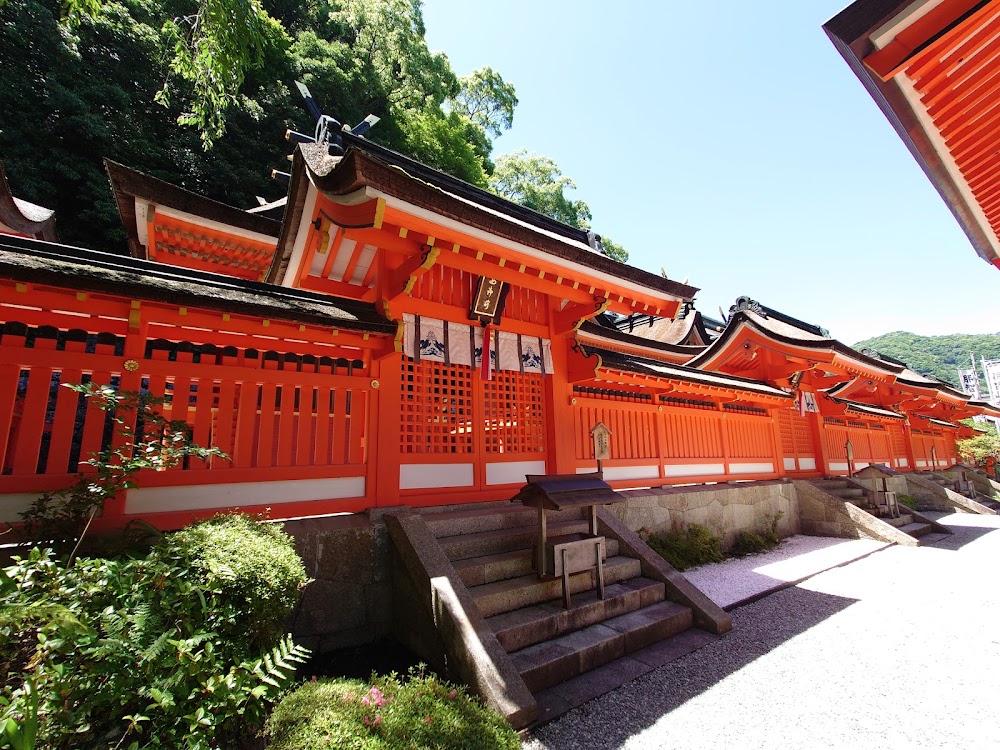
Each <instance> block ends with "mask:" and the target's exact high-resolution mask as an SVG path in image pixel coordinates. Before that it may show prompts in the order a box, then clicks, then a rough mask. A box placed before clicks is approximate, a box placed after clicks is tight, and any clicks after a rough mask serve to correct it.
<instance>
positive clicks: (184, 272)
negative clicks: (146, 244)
mask: <svg viewBox="0 0 1000 750" xmlns="http://www.w3.org/2000/svg"><path fill="white" fill-rule="evenodd" d="M0 274H2V275H3V276H4V277H6V278H9V279H13V280H15V281H22V282H26V283H35V284H52V285H57V286H63V287H67V286H68V287H70V288H73V289H77V290H79V291H87V292H103V293H106V294H117V295H131V296H133V297H137V298H140V299H146V300H152V301H158V302H169V303H171V304H176V305H191V306H197V307H203V308H206V309H210V310H220V311H223V312H229V313H239V314H243V315H259V316H261V317H265V318H274V319H281V320H288V321H291V322H295V323H303V324H313V325H325V326H331V327H334V328H340V329H344V330H355V331H363V332H370V333H379V334H390V335H394V334H395V332H396V324H395V323H393V322H391V321H389V320H386V319H385V318H383V317H382V316H381V315H379V314H378V313H377V312H376V311H375V307H374V305H371V304H368V303H364V302H355V301H352V300H344V299H337V298H334V297H330V296H328V295H325V294H317V293H313V292H306V291H302V290H298V289H287V288H284V287H278V286H274V285H273V284H263V283H260V282H255V281H248V280H245V279H238V278H235V277H233V276H228V275H224V274H217V273H210V272H207V271H197V270H192V269H187V268H179V267H175V266H168V265H164V264H162V263H156V262H153V261H147V260H141V259H137V258H129V257H127V256H123V255H114V254H111V253H102V252H99V251H96V250H88V249H85V248H80V247H72V246H69V245H58V244H52V243H47V242H41V241H38V240H33V239H26V238H23V237H13V236H3V235H0Z"/></svg>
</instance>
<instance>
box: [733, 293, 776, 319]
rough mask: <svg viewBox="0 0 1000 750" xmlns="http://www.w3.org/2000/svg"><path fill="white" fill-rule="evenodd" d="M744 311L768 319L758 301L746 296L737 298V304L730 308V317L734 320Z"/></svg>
mask: <svg viewBox="0 0 1000 750" xmlns="http://www.w3.org/2000/svg"><path fill="white" fill-rule="evenodd" d="M744 311H749V312H752V313H756V314H757V315H759V316H761V317H762V318H766V317H767V313H766V312H765V311H764V308H763V307H762V306H761V304H760V303H759V302H758V301H757V300H755V299H751V298H750V297H749V296H747V295H745V294H743V295H741V296H739V297H737V298H736V304H735V305H733V306H732V307H730V308H729V317H730V318H732V317H733V315H735V314H736V313H738V312H744Z"/></svg>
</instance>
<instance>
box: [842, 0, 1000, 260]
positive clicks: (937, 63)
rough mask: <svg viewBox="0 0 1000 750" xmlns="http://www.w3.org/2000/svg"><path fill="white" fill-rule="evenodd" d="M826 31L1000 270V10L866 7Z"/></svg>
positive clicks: (884, 3) (944, 1)
mask: <svg viewBox="0 0 1000 750" xmlns="http://www.w3.org/2000/svg"><path fill="white" fill-rule="evenodd" d="M823 28H824V29H825V31H826V33H827V35H828V36H829V37H830V39H831V40H832V41H833V43H834V46H835V47H836V48H837V50H838V51H839V52H840V54H841V55H842V56H843V57H844V59H845V60H846V61H847V63H848V65H850V67H851V69H852V70H853V72H854V73H855V75H857V77H858V78H859V79H860V81H861V83H862V84H863V85H864V86H865V88H866V89H867V90H868V93H869V94H870V95H871V96H872V98H873V99H874V100H875V103H876V104H877V105H878V106H879V108H880V109H881V110H882V112H883V114H885V116H886V118H887V119H888V120H889V122H890V123H891V124H892V126H893V128H895V130H896V132H897V134H898V135H899V137H900V139H901V140H902V141H903V143H904V144H905V145H906V147H907V148H908V149H909V150H910V153H911V154H912V155H913V157H914V158H915V159H916V161H917V163H918V164H919V165H920V166H921V168H922V169H923V170H924V172H925V173H926V174H927V176H928V178H929V179H930V181H931V183H932V184H933V185H934V187H935V188H936V189H937V191H938V192H939V193H940V195H941V197H942V198H943V199H944V201H945V203H946V204H947V205H948V207H949V208H950V209H951V211H952V213H953V214H954V215H955V218H956V219H957V220H958V222H959V224H960V226H961V227H962V229H963V230H964V231H965V233H966V235H967V236H968V238H969V240H970V242H971V243H972V245H973V247H974V248H975V250H976V252H977V253H978V254H979V255H980V257H982V258H983V259H984V260H986V261H987V262H989V263H992V264H994V265H996V266H1000V151H998V149H997V147H996V146H997V143H998V142H1000V99H998V97H997V91H998V90H1000V5H998V4H997V3H995V2H984V1H983V0H941V2H936V3H929V2H923V1H921V0H905V1H901V0H857V2H855V3H853V4H852V5H850V6H848V7H847V8H846V9H844V10H843V11H842V12H841V13H839V14H837V15H836V16H835V17H834V18H832V19H830V20H829V21H828V22H827V23H826V24H824V27H823Z"/></svg>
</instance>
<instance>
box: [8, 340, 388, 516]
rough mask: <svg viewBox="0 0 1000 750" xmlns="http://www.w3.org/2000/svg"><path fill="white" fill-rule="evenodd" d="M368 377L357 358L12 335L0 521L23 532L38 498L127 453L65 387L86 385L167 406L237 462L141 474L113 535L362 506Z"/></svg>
mask: <svg viewBox="0 0 1000 750" xmlns="http://www.w3.org/2000/svg"><path fill="white" fill-rule="evenodd" d="M274 343H278V342H274ZM325 351H330V350H329V348H327V349H326V350H325ZM126 352H129V353H131V354H132V356H128V355H127V354H126ZM365 371H366V367H365V365H364V363H363V361H362V360H356V359H346V358H334V357H330V356H324V355H320V356H316V355H314V354H301V353H290V352H278V351H260V350H258V349H253V348H237V347H234V346H227V347H218V346H215V345H213V344H201V345H198V344H191V343H189V342H180V343H174V342H170V341H167V340H163V339H153V340H148V339H146V338H144V337H141V334H140V333H139V332H127V333H124V334H122V333H110V332H93V331H87V330H84V329H73V330H69V331H59V330H58V329H56V328H53V327H47V326H41V327H39V326H27V325H24V324H23V323H20V322H17V321H14V322H6V323H5V324H3V325H2V327H0V466H2V475H0V520H4V521H16V520H17V511H19V510H21V509H23V507H24V506H25V504H26V503H27V502H29V501H30V498H32V497H34V496H37V495H38V494H39V493H41V492H44V491H49V490H54V489H58V488H61V487H64V486H66V485H68V484H69V483H70V482H71V481H72V480H73V477H74V476H75V474H76V473H77V472H78V471H79V470H80V469H81V468H82V469H83V470H84V471H85V472H86V471H90V470H92V469H91V467H89V466H87V465H85V464H83V465H81V462H83V461H85V460H86V459H87V458H88V457H89V456H90V455H91V454H92V453H95V452H97V451H99V450H101V449H102V448H104V447H107V446H108V445H109V444H110V443H111V441H113V440H118V441H119V442H120V441H121V438H120V437H118V436H117V435H118V432H117V428H116V425H114V424H113V423H112V421H111V419H110V416H109V415H108V414H106V413H105V412H103V411H101V410H99V409H97V408H96V405H95V404H93V403H88V402H87V400H86V399H85V398H84V397H83V396H81V395H80V394H78V393H77V392H75V391H73V390H70V389H68V388H63V387H60V386H61V385H63V384H76V383H88V382H92V383H96V384H99V385H111V386H112V387H114V388H117V389H121V390H125V391H139V392H147V393H149V394H151V395H153V396H162V397H164V398H165V399H166V402H165V403H164V404H163V405H162V406H160V407H157V408H158V410H159V411H160V412H161V413H162V414H163V415H164V416H165V417H167V418H169V419H176V420H183V421H185V422H187V423H188V424H189V425H190V426H191V434H192V438H193V440H194V442H196V443H198V444H199V445H203V446H215V447H218V448H220V449H221V450H222V451H224V452H225V453H226V454H228V455H229V456H230V457H231V459H230V460H224V459H221V458H212V459H211V460H209V461H200V460H188V461H186V462H185V464H184V465H182V466H178V467H176V468H174V469H170V470H165V471H156V472H154V471H144V472H142V473H141V474H140V475H139V479H138V484H139V486H138V488H136V489H133V490H129V492H128V494H127V497H124V498H119V499H118V501H117V502H115V503H111V504H110V505H109V506H108V507H107V508H106V512H105V517H104V519H102V522H103V523H104V524H106V525H113V524H114V523H115V520H114V519H115V517H125V518H127V517H133V516H143V517H152V518H154V519H158V520H159V521H161V524H160V525H162V526H164V527H168V526H173V525H177V524H178V523H183V522H186V521H187V520H189V519H190V518H191V517H194V516H197V515H204V514H206V513H211V512H215V511H217V510H221V509H225V508H230V507H234V506H239V507H243V508H247V509H258V510H261V509H263V508H264V507H267V506H270V507H271V508H272V509H273V511H274V514H275V515H276V516H283V515H291V514H297V513H302V512H307V511H308V512H329V511H330V510H333V509H337V510H356V509H360V508H361V507H366V506H367V505H369V504H370V503H369V502H368V501H367V499H366V481H365V480H366V473H367V459H368V456H367V451H368V445H367V434H368V409H369V403H368V402H369V396H370V388H371V380H370V378H369V377H367V376H366V375H365ZM131 426H132V427H134V426H135V425H131ZM195 486H197V487H198V489H197V491H194V489H193V488H194V487H195ZM163 514H166V515H163Z"/></svg>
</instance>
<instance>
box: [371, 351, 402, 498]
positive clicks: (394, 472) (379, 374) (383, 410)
mask: <svg viewBox="0 0 1000 750" xmlns="http://www.w3.org/2000/svg"><path fill="white" fill-rule="evenodd" d="M371 373H372V380H373V381H377V382H378V388H375V387H374V382H373V387H372V390H371V408H370V409H369V410H368V435H369V451H368V469H367V473H366V475H365V496H366V498H367V500H368V504H369V505H370V506H372V507H387V506H393V505H399V504H400V499H399V465H400V442H399V435H400V420H401V419H402V408H401V404H402V397H403V377H402V373H403V355H402V353H401V352H390V353H389V354H386V355H385V356H383V357H381V358H372V368H371Z"/></svg>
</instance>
